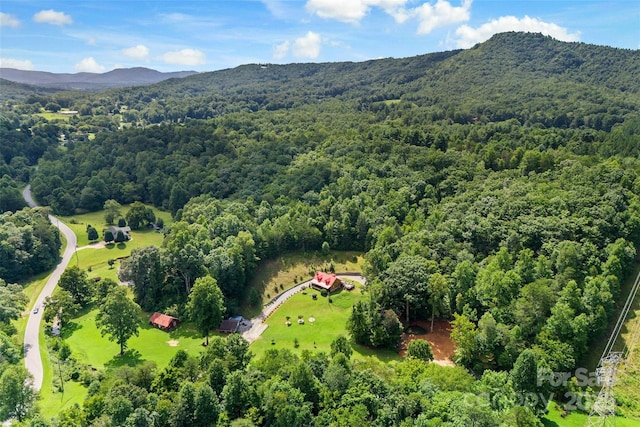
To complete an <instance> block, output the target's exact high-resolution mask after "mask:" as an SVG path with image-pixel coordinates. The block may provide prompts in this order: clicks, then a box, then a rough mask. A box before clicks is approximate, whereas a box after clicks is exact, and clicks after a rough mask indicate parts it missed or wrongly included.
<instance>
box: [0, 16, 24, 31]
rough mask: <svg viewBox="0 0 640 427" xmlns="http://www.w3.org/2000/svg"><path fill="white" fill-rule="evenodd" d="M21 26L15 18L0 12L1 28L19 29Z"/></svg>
mask: <svg viewBox="0 0 640 427" xmlns="http://www.w3.org/2000/svg"><path fill="white" fill-rule="evenodd" d="M19 26H20V21H18V19H17V18H16V17H15V16H13V15H9V14H8V13H4V12H0V27H11V28H18V27H19Z"/></svg>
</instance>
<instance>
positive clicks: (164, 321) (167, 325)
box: [149, 312, 180, 331]
mask: <svg viewBox="0 0 640 427" xmlns="http://www.w3.org/2000/svg"><path fill="white" fill-rule="evenodd" d="M178 323H180V321H179V320H178V319H177V318H176V317H173V316H168V315H166V314H162V313H158V312H156V313H153V314H152V315H151V317H150V318H149V324H150V325H151V326H155V327H156V328H159V329H162V330H163V331H171V330H173V329H175V328H177V327H178Z"/></svg>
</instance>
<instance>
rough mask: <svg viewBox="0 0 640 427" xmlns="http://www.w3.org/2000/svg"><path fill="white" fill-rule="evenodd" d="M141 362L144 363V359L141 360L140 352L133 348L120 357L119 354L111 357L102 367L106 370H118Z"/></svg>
mask: <svg viewBox="0 0 640 427" xmlns="http://www.w3.org/2000/svg"><path fill="white" fill-rule="evenodd" d="M142 362H144V359H142V357H141V354H140V352H139V351H138V350H136V349H135V348H130V349H129V350H127V351H125V352H124V354H123V355H122V356H120V355H119V354H116V355H115V356H113V358H112V359H111V360H109V361H108V362H107V363H105V364H104V366H105V367H107V368H119V367H121V366H131V367H133V366H136V365H139V364H141V363H142Z"/></svg>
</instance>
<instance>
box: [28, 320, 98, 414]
mask: <svg viewBox="0 0 640 427" xmlns="http://www.w3.org/2000/svg"><path fill="white" fill-rule="evenodd" d="M45 342H46V338H45V334H44V330H43V329H40V344H41V345H40V357H41V358H42V371H43V377H42V389H41V390H40V400H39V402H38V405H39V407H40V411H41V413H42V415H43V416H45V417H46V418H47V419H50V418H52V417H54V416H56V415H57V414H58V412H59V411H61V410H63V409H67V408H69V407H71V406H73V405H74V404H76V403H77V404H78V405H82V402H83V401H84V399H85V397H86V395H87V388H86V387H84V386H83V385H82V384H80V383H78V382H75V381H66V382H65V383H64V391H62V392H61V391H59V390H57V389H56V388H55V387H54V385H53V377H54V375H56V372H57V371H56V370H55V369H56V367H55V366H51V361H50V359H49V355H48V353H47V346H46V345H45Z"/></svg>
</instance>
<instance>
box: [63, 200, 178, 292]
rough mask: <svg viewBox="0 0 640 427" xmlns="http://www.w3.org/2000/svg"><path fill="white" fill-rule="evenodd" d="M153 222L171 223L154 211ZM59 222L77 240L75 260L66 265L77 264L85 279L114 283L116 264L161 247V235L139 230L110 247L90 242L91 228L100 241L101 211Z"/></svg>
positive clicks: (165, 215)
mask: <svg viewBox="0 0 640 427" xmlns="http://www.w3.org/2000/svg"><path fill="white" fill-rule="evenodd" d="M128 210H129V207H128V206H127V205H123V206H122V213H123V215H124V214H125V213H126V212H127V211H128ZM153 211H154V213H155V214H156V218H162V219H163V220H164V223H165V225H169V224H170V223H171V214H170V213H169V212H163V211H159V210H157V209H155V208H154V210H153ZM60 219H61V220H62V221H63V222H64V223H65V224H66V225H67V226H69V228H71V230H73V232H74V233H75V234H76V237H77V239H78V250H77V251H76V256H75V257H74V258H73V259H72V260H71V263H70V265H74V263H75V264H77V265H78V266H79V267H80V268H82V269H84V270H87V271H88V275H89V277H101V278H105V277H108V278H110V279H113V280H116V281H117V275H116V271H117V268H118V266H119V263H120V261H121V260H122V259H123V258H126V257H128V256H129V255H131V251H132V250H133V249H136V248H141V247H144V246H149V245H155V246H161V245H162V240H163V238H164V235H163V234H162V233H159V232H158V231H156V230H154V229H153V228H146V227H145V228H141V229H140V230H132V231H131V240H129V241H127V242H121V243H111V244H108V245H105V243H104V242H103V241H102V240H98V241H96V242H90V241H89V238H88V236H87V226H88V225H91V226H93V227H94V228H95V229H96V230H98V234H99V235H100V238H101V239H102V230H103V229H104V228H106V227H107V224H106V222H105V220H104V211H98V212H91V213H87V214H83V215H74V216H70V217H60ZM110 259H113V260H115V264H114V266H113V268H111V267H110V266H109V264H108V261H109V260H110Z"/></svg>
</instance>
